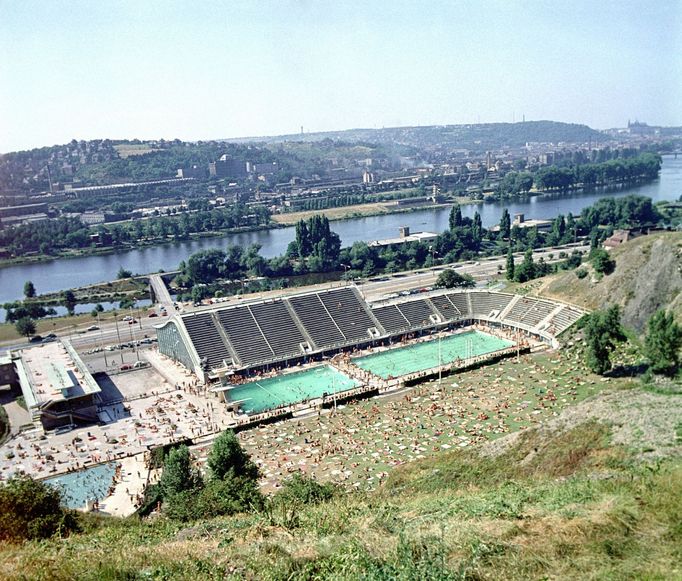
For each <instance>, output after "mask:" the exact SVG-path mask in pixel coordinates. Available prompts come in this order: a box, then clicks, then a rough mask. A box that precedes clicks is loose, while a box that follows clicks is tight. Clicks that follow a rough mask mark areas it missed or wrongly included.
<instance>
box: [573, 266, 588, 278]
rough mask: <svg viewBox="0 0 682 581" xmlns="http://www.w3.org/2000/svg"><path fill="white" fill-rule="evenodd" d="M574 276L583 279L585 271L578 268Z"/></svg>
mask: <svg viewBox="0 0 682 581" xmlns="http://www.w3.org/2000/svg"><path fill="white" fill-rule="evenodd" d="M575 275H576V276H577V277H578V278H580V279H582V278H585V277H586V276H587V270H585V269H584V268H578V269H577V270H576V271H575Z"/></svg>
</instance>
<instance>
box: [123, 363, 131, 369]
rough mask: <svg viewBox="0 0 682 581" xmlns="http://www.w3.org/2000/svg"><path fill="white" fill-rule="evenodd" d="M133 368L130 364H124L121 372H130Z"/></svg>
mask: <svg viewBox="0 0 682 581" xmlns="http://www.w3.org/2000/svg"><path fill="white" fill-rule="evenodd" d="M132 368H133V366H132V365H131V364H130V363H124V364H123V365H121V371H128V370H129V369H132Z"/></svg>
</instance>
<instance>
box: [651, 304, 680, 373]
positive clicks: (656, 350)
mask: <svg viewBox="0 0 682 581" xmlns="http://www.w3.org/2000/svg"><path fill="white" fill-rule="evenodd" d="M644 347H645V353H646V356H647V358H648V359H649V361H650V363H651V369H652V371H654V372H655V373H665V374H668V375H674V374H675V373H676V372H677V370H678V368H679V366H680V349H682V327H680V325H678V324H677V323H676V322H675V317H674V316H673V314H672V313H666V312H665V310H664V309H659V310H658V311H656V312H655V313H654V314H653V315H652V317H651V318H650V319H649V323H648V330H647V335H646V338H645V340H644Z"/></svg>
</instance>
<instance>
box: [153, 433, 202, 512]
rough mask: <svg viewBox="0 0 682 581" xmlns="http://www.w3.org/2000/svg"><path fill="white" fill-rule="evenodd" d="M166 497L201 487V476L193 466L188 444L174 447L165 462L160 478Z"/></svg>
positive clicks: (162, 491)
mask: <svg viewBox="0 0 682 581" xmlns="http://www.w3.org/2000/svg"><path fill="white" fill-rule="evenodd" d="M159 485H160V487H161V493H162V494H163V498H164V499H170V498H172V497H173V496H174V495H176V494H179V493H181V492H185V491H193V490H197V489H199V488H201V485H202V481H201V476H200V475H199V473H198V472H197V470H196V469H195V468H194V467H193V466H192V458H191V456H190V453H189V448H188V447H187V446H184V445H183V446H179V447H177V448H174V449H172V450H171V451H170V452H169V453H168V456H167V457H166V460H165V462H164V463H163V473H162V474H161V479H160V480H159Z"/></svg>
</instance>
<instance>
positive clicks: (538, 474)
mask: <svg viewBox="0 0 682 581" xmlns="http://www.w3.org/2000/svg"><path fill="white" fill-rule="evenodd" d="M622 387H623V388H625V389H622V388H621V389H615V390H614V389H612V390H611V391H609V392H604V393H602V394H600V395H598V396H596V397H594V398H592V399H590V400H588V401H586V402H584V403H583V404H579V405H578V406H575V407H574V408H572V409H569V410H567V411H565V412H564V413H563V414H561V415H560V416H559V417H557V418H555V419H554V420H551V421H549V422H548V423H546V424H545V425H544V426H542V427H540V428H538V429H533V430H527V431H524V432H521V433H519V434H512V435H510V436H506V437H505V438H503V439H500V440H497V441H495V442H493V443H490V444H487V445H486V446H485V447H484V448H482V449H481V450H480V451H475V450H466V451H464V450H458V451H456V452H447V453H442V454H439V455H437V456H435V457H431V458H427V459H424V460H421V461H419V462H416V463H412V464H409V465H405V466H403V467H401V468H398V469H396V470H395V471H394V472H393V473H392V475H391V476H390V478H389V479H388V481H387V482H386V483H385V484H384V485H383V486H382V488H381V489H379V490H378V491H376V492H374V493H367V494H363V493H340V494H337V495H336V497H335V498H334V499H332V500H331V501H326V502H323V503H321V504H307V505H303V504H300V505H295V504H294V505H291V506H288V507H286V506H285V507H282V506H280V507H279V508H278V509H273V510H270V511H266V512H265V513H255V514H248V515H238V516H234V517H229V518H218V519H214V520H209V521H204V522H199V523H195V524H193V525H192V526H188V525H183V524H182V523H177V522H172V521H168V520H166V519H164V518H158V519H155V520H154V519H153V520H149V521H139V520H137V519H135V518H130V519H128V520H125V521H121V520H115V519H96V520H93V521H91V522H90V524H89V527H90V530H89V531H87V532H85V533H82V534H77V535H74V536H72V537H69V538H67V539H65V540H52V541H47V542H45V541H43V542H30V543H26V544H25V545H23V546H20V547H11V546H0V575H1V576H2V578H4V579H37V578H41V579H74V578H78V579H97V580H107V579H209V578H212V579H218V578H221V579H222V578H235V579H237V578H247V579H312V578H315V579H359V578H363V579H414V580H415V581H417V580H419V581H421V580H427V579H501V578H504V579H527V578H571V579H588V578H590V579H593V578H610V579H632V578H643V577H646V578H650V579H669V578H671V573H672V572H673V571H676V570H677V571H678V572H679V570H680V569H679V568H680V566H681V565H682V561H681V559H682V553H681V552H680V547H682V529H680V526H679V523H680V522H682V464H681V463H680V455H679V454H680V442H681V441H682V424H681V423H680V420H679V418H680V417H682V396H680V395H662V394H656V393H649V392H646V391H643V390H642V389H641V388H638V387H634V386H633V385H630V388H629V389H628V388H627V384H622ZM628 410H629V411H628ZM624 411H626V415H623V412H624ZM643 458H645V459H646V458H648V459H650V460H651V459H652V458H657V460H656V461H655V462H652V461H648V462H646V461H643V460H642V459H643ZM673 576H674V574H673Z"/></svg>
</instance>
